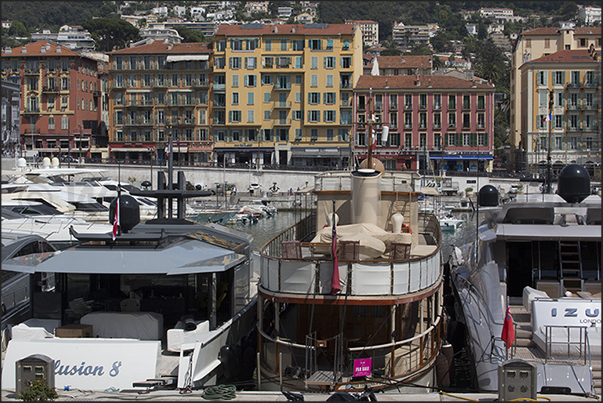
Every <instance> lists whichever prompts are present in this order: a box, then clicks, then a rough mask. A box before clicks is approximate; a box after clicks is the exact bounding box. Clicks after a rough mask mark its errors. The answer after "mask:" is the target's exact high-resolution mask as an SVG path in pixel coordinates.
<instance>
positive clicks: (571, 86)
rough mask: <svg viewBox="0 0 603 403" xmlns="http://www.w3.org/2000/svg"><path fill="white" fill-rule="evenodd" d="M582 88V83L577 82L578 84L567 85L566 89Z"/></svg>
mask: <svg viewBox="0 0 603 403" xmlns="http://www.w3.org/2000/svg"><path fill="white" fill-rule="evenodd" d="M581 87H582V83H580V82H578V83H567V85H566V88H581Z"/></svg>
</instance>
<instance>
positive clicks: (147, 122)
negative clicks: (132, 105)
mask: <svg viewBox="0 0 603 403" xmlns="http://www.w3.org/2000/svg"><path fill="white" fill-rule="evenodd" d="M125 126H153V122H152V121H151V119H126V123H125Z"/></svg>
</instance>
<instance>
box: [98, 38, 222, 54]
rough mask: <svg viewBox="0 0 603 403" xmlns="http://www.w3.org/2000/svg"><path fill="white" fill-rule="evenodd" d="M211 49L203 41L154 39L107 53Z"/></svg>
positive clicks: (182, 51) (200, 50) (205, 50)
mask: <svg viewBox="0 0 603 403" xmlns="http://www.w3.org/2000/svg"><path fill="white" fill-rule="evenodd" d="M210 51H211V50H210V48H209V46H208V44H207V43H205V42H190V43H174V44H172V43H167V42H165V41H155V42H153V43H149V44H146V45H140V46H134V47H132V48H124V49H119V50H114V51H113V52H108V54H109V55H122V54H157V53H169V54H190V53H209V52H210Z"/></svg>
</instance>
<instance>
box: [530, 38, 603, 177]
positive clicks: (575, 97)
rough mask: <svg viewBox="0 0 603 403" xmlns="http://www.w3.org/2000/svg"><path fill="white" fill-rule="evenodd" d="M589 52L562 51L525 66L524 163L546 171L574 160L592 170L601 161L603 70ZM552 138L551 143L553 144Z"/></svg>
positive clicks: (558, 167) (538, 171)
mask: <svg viewBox="0 0 603 403" xmlns="http://www.w3.org/2000/svg"><path fill="white" fill-rule="evenodd" d="M599 68H600V67H599V63H598V62H597V61H596V60H594V59H593V58H592V57H591V55H590V54H589V52H588V51H587V50H560V51H558V52H555V53H552V54H550V55H548V56H542V57H539V58H538V59H535V60H530V61H529V62H526V63H524V64H523V65H522V66H521V68H520V72H521V87H522V88H524V91H522V105H527V107H526V108H525V109H523V110H522V111H521V122H522V126H521V133H522V138H521V143H522V144H523V145H524V149H525V153H524V161H523V162H524V166H526V167H527V170H528V171H529V172H532V173H535V174H540V175H545V174H546V171H547V157H548V154H549V147H550V156H551V164H552V169H553V173H554V174H557V173H558V172H559V171H560V170H561V169H562V168H563V167H564V166H565V165H567V164H569V163H579V164H582V165H583V166H585V167H586V168H587V169H589V170H590V171H591V176H592V175H593V173H594V172H593V168H594V165H595V164H599V163H600V162H601V143H600V141H601V140H600V102H601V99H600V94H599V90H600V87H599V85H600V81H599V80H600V76H599V74H600V70H599ZM549 141H550V145H549Z"/></svg>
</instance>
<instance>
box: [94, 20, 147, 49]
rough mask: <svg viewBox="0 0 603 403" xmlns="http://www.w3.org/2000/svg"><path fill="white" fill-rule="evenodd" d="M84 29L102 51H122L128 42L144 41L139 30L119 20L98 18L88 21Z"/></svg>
mask: <svg viewBox="0 0 603 403" xmlns="http://www.w3.org/2000/svg"><path fill="white" fill-rule="evenodd" d="M82 27H83V28H84V29H86V30H87V31H88V32H90V35H92V38H93V39H94V40H95V41H96V49H97V50H100V51H105V52H111V51H112V50H113V49H114V48H116V49H122V48H124V47H126V45H127V44H128V42H130V41H139V40H141V39H142V38H141V37H140V34H139V31H138V28H136V27H135V26H134V25H132V24H130V23H129V22H126V21H124V20H122V19H119V18H97V19H93V20H90V21H86V22H85V23H84V24H83V25H82Z"/></svg>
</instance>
